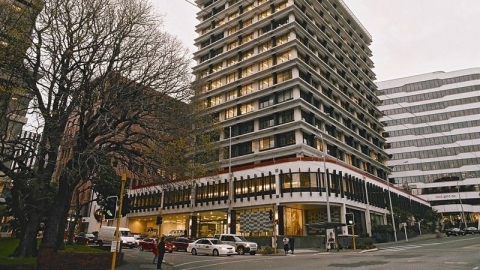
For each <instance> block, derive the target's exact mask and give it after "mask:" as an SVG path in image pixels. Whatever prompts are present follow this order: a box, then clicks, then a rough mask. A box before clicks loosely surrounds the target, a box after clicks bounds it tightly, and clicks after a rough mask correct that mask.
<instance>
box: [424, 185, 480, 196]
mask: <svg viewBox="0 0 480 270" xmlns="http://www.w3.org/2000/svg"><path fill="white" fill-rule="evenodd" d="M468 191H480V185H466V186H459V187H458V189H457V186H449V187H433V188H419V189H417V192H418V194H439V193H458V192H468Z"/></svg>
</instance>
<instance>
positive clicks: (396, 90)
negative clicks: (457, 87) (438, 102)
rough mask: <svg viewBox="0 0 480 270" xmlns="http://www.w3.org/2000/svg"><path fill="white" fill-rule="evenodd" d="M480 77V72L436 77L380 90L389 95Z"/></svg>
mask: <svg viewBox="0 0 480 270" xmlns="http://www.w3.org/2000/svg"><path fill="white" fill-rule="evenodd" d="M479 79H480V74H470V75H463V76H458V77H453V78H448V79H434V80H429V81H422V82H415V83H409V84H405V85H403V86H400V87H395V88H388V89H381V90H380V91H381V93H382V95H389V94H394V93H402V92H414V91H419V90H424V89H431V88H436V87H440V86H442V85H446V84H453V83H461V82H468V81H473V80H479Z"/></svg>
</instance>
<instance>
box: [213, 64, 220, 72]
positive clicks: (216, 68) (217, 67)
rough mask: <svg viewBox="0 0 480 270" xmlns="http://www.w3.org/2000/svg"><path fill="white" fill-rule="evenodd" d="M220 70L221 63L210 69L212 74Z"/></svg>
mask: <svg viewBox="0 0 480 270" xmlns="http://www.w3.org/2000/svg"><path fill="white" fill-rule="evenodd" d="M220 70H222V63H221V62H220V63H218V64H214V65H213V67H212V73H214V72H217V71H220Z"/></svg>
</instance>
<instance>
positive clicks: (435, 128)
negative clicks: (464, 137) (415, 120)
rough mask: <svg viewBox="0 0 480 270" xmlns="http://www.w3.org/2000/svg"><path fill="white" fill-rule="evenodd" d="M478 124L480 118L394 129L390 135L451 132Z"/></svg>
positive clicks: (479, 124) (479, 123)
mask: <svg viewBox="0 0 480 270" xmlns="http://www.w3.org/2000/svg"><path fill="white" fill-rule="evenodd" d="M462 120H465V119H462ZM478 126H480V120H467V121H464V122H456V123H448V124H443V125H428V126H426V127H418V128H408V129H401V130H393V131H389V132H388V135H389V137H391V138H393V137H401V136H408V135H416V136H421V135H426V134H435V133H445V132H450V131H453V130H456V129H463V128H472V127H478Z"/></svg>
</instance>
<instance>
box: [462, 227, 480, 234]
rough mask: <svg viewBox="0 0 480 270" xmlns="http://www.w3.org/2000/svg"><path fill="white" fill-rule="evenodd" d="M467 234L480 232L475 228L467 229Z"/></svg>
mask: <svg viewBox="0 0 480 270" xmlns="http://www.w3.org/2000/svg"><path fill="white" fill-rule="evenodd" d="M465 234H480V230H478V229H477V228H475V227H468V228H466V229H465Z"/></svg>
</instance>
